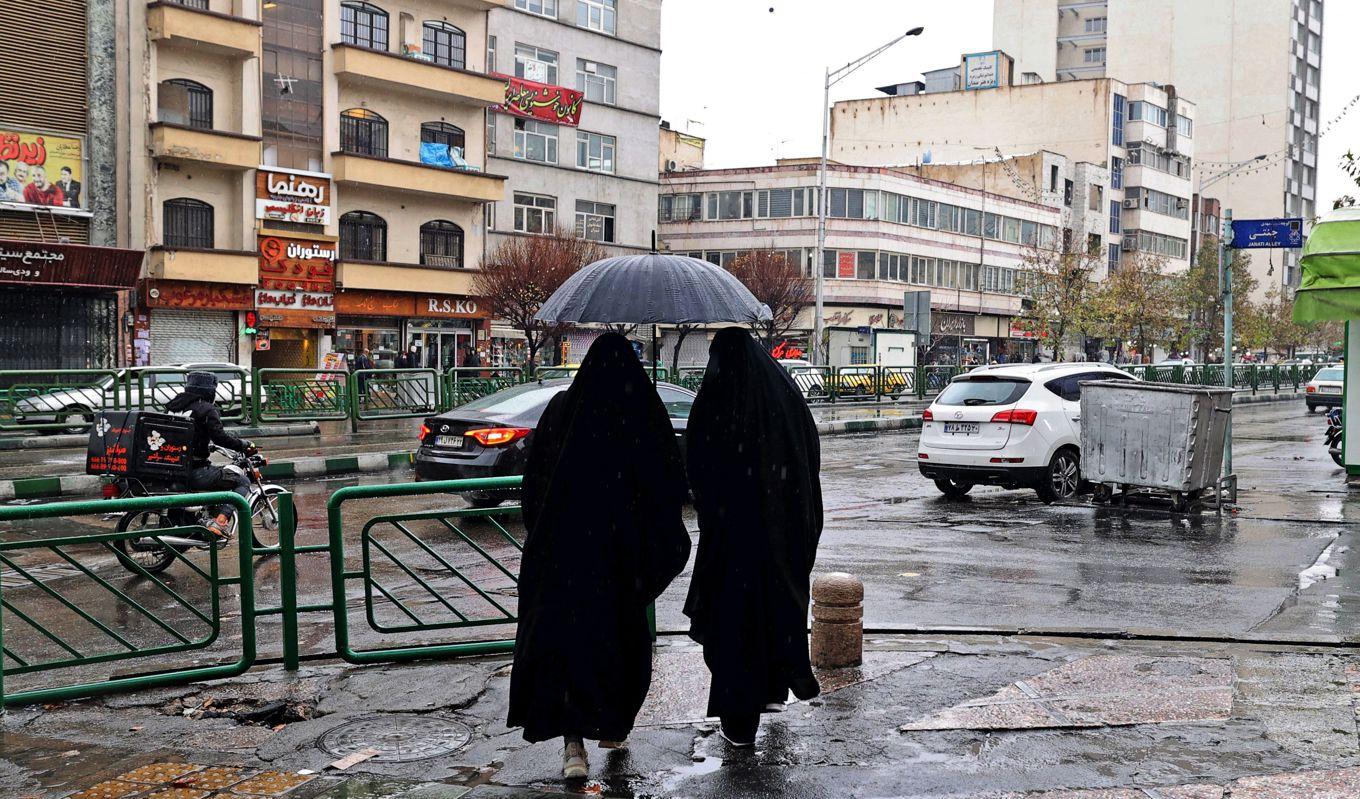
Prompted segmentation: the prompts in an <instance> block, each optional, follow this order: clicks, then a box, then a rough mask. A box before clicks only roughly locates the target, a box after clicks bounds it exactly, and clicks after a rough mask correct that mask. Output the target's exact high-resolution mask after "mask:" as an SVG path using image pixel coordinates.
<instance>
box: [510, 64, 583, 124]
mask: <svg viewBox="0 0 1360 799" xmlns="http://www.w3.org/2000/svg"><path fill="white" fill-rule="evenodd" d="M498 77H499V76H498ZM583 98H584V95H582V94H581V92H578V91H576V90H575V89H568V88H567V87H565V86H554V85H552V84H550V83H538V82H535V81H532V80H525V79H524V78H516V77H506V78H505V103H504V104H503V105H501V106H499V107H498V110H500V111H504V112H505V113H507V114H514V115H515V116H519V117H528V118H529V119H540V120H542V121H544V122H551V123H552V124H554V125H570V126H571V127H576V126H577V125H579V124H581V103H582V100H583Z"/></svg>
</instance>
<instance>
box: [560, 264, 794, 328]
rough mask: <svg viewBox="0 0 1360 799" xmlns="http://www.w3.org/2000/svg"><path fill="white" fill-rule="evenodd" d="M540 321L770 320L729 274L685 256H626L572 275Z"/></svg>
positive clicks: (690, 322) (767, 311)
mask: <svg viewBox="0 0 1360 799" xmlns="http://www.w3.org/2000/svg"><path fill="white" fill-rule="evenodd" d="M534 318H535V319H537V320H539V321H540V322H552V323H562V322H577V323H581V322H597V323H601V324H630V325H633V324H660V323H666V324H675V325H685V324H688V325H695V324H705V323H709V322H743V323H744V322H755V321H764V320H768V319H769V318H770V309H769V308H768V307H767V306H765V305H764V304H762V303H761V302H759V301H758V300H756V298H755V297H754V296H752V295H751V292H750V291H748V290H747V289H746V287H745V286H743V285H742V284H741V281H740V280H737V279H736V277H734V276H733V275H732V273H731V272H729V271H727V270H726V269H723V268H722V267H720V266H717V265H715V264H711V263H709V262H708V261H701V260H699V259H698V258H689V257H686V256H684V255H663V254H661V253H655V252H654V253H648V254H646V255H623V256H619V257H617V258H605V259H604V260H602V261H596V262H595V263H593V264H590V265H589V266H587V267H585V268H584V269H582V270H581V271H579V272H577V273H576V274H574V275H572V276H571V277H570V278H568V279H567V282H565V283H563V284H562V287H561V288H559V289H558V290H557V291H555V292H553V295H552V296H551V297H549V298H548V301H547V302H545V303H543V307H542V308H541V309H539V312H538V313H537V314H535V315H534Z"/></svg>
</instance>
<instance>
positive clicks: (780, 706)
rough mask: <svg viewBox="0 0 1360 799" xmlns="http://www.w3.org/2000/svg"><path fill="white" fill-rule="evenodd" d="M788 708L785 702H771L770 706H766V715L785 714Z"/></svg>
mask: <svg viewBox="0 0 1360 799" xmlns="http://www.w3.org/2000/svg"><path fill="white" fill-rule="evenodd" d="M786 707H788V706H787V705H785V704H784V703H783V702H771V703H770V704H768V705H766V706H765V712H766V713H783V712H784V709H785V708H786Z"/></svg>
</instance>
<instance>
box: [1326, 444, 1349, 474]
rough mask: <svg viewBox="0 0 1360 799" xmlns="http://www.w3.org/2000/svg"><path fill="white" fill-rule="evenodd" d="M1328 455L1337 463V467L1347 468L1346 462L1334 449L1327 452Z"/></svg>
mask: <svg viewBox="0 0 1360 799" xmlns="http://www.w3.org/2000/svg"><path fill="white" fill-rule="evenodd" d="M1327 454H1329V455H1331V456H1332V461H1333V462H1334V463H1336V465H1337V466H1340V467H1341V468H1343V469H1344V468H1346V461H1345V459H1344V458H1342V457H1341V453H1340V452H1338V451H1337V450H1334V449H1329V450H1328V451H1327Z"/></svg>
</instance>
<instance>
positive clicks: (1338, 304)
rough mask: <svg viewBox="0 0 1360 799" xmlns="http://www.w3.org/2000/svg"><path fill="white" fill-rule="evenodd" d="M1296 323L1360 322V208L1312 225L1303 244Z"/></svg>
mask: <svg viewBox="0 0 1360 799" xmlns="http://www.w3.org/2000/svg"><path fill="white" fill-rule="evenodd" d="M1302 266H1303V277H1302V280H1301V281H1300V283H1299V289H1298V292H1297V293H1296V294H1295V295H1294V321H1295V322H1325V321H1346V320H1348V319H1360V208H1341V209H1338V210H1336V211H1333V212H1331V213H1330V214H1328V215H1327V216H1326V217H1324V218H1323V219H1322V221H1320V222H1318V223H1317V224H1316V225H1314V226H1313V232H1312V233H1310V234H1309V235H1308V241H1307V242H1305V243H1304V245H1303V262H1302Z"/></svg>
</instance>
